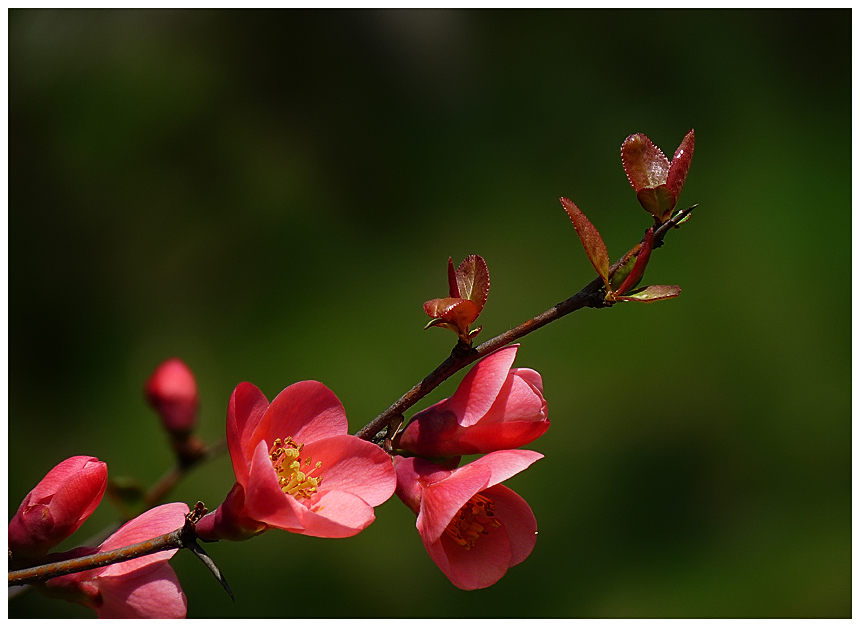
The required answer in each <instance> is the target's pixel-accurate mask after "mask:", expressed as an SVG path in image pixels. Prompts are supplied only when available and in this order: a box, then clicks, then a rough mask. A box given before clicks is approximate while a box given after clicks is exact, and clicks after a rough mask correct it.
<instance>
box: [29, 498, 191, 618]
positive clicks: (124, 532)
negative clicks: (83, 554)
mask: <svg viewBox="0 0 860 627" xmlns="http://www.w3.org/2000/svg"><path fill="white" fill-rule="evenodd" d="M187 513H188V506H187V505H185V504H184V503H168V504H166V505H160V506H158V507H155V508H153V509H151V510H149V511H147V512H144V513H143V514H141V515H140V516H138V517H137V518H135V519H134V520H132V521H130V522H128V523H126V524H125V525H124V526H123V527H122V528H121V529H120V530H119V531H117V532H116V533H114V534H113V535H112V536H110V537H109V538H108V539H107V540H105V541H104V542H103V543H102V544H101V546H99V548H98V550H97V551H96V552H98V553H105V552H107V551H113V550H114V549H119V548H122V547H125V546H129V545H132V544H137V543H138V542H143V541H144V540H150V539H152V538H155V537H157V536H160V535H162V534H165V533H169V532H171V531H174V530H176V529H179V528H180V527H182V525H183V524H184V523H185V514H187ZM175 553H176V549H173V550H170V551H161V552H160V553H153V554H151V555H146V556H144V557H138V558H136V559H133V560H129V561H127V562H120V563H118V564H111V565H110V566H105V567H103V568H96V569H93V570H85V571H82V572H79V573H73V574H71V575H65V576H63V577H57V578H55V579H49V580H48V581H47V582H45V584H44V586H45V591H46V592H48V593H49V594H52V595H54V596H61V597H63V598H66V599H68V600H72V601H75V602H77V603H80V604H82V605H85V606H87V607H90V608H92V609H94V610H95V611H96V614H97V615H98V617H99V618H185V615H186V613H187V606H188V604H187V601H186V599H185V593H183V592H182V587H181V586H180V585H179V579H178V578H177V577H176V573H175V572H173V569H172V568H171V567H170V565H169V564H168V563H167V561H168V560H169V559H170V558H171V557H173V555H174V554H175Z"/></svg>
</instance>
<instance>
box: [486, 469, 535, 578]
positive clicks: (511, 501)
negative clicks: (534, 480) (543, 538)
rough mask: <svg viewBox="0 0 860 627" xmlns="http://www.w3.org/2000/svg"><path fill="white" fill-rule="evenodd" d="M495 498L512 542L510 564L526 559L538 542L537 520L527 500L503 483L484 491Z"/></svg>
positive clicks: (501, 519) (497, 508) (499, 515)
mask: <svg viewBox="0 0 860 627" xmlns="http://www.w3.org/2000/svg"><path fill="white" fill-rule="evenodd" d="M482 494H483V495H485V496H487V497H488V498H491V499H493V503H494V504H495V512H496V517H497V518H498V519H499V520H500V521H501V522H502V525H503V526H504V528H505V529H506V530H507V532H508V539H509V540H510V543H511V561H510V566H516V565H517V564H519V563H520V562H522V561H523V560H524V559H526V558H527V557H528V556H529V555H530V554H531V552H532V549H534V547H535V542H537V520H536V519H535V515H534V512H532V508H531V507H529V504H528V503H526V500H525V499H524V498H523V497H521V496H520V495H519V494H517V493H516V492H514V491H513V490H511V489H510V488H508V487H505V486H503V485H495V486H492V487H490V488H487V489H486V490H484V491H483V492H482Z"/></svg>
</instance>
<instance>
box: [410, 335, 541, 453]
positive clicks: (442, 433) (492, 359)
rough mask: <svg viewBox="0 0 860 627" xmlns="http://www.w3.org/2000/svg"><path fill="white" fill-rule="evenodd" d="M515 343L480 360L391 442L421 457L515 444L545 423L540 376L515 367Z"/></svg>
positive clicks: (530, 437) (523, 442)
mask: <svg viewBox="0 0 860 627" xmlns="http://www.w3.org/2000/svg"><path fill="white" fill-rule="evenodd" d="M517 348H518V345H513V346H508V347H506V348H503V349H501V350H499V351H496V352H495V353H493V354H491V355H489V356H488V357H485V358H484V359H482V360H481V361H479V362H478V363H477V364H476V365H475V367H474V368H472V369H471V370H470V371H469V373H468V374H467V375H466V376H465V377H464V378H463V380H462V382H461V383H460V385H459V386H458V387H457V391H456V392H455V393H454V395H453V396H452V397H450V398H447V399H445V400H443V401H440V402H439V403H436V404H435V405H433V406H432V407H429V408H427V409H425V410H424V411H421V412H419V413H417V414H415V416H414V417H413V418H412V420H411V421H410V422H409V424H408V425H407V427H406V429H404V430H403V432H402V433H401V434H400V435H399V436H398V438H397V439H396V440H395V442H394V446H395V447H396V448H401V449H404V450H407V451H410V452H412V453H414V454H416V455H421V456H424V457H449V456H457V455H471V454H474V453H490V452H492V451H500V450H507V449H514V448H519V447H520V446H524V445H526V444H528V443H529V442H532V441H534V440H535V439H537V438H538V437H540V436H541V435H543V434H544V433H545V432H546V430H547V429H549V419H548V418H547V404H546V400H544V397H543V382H542V381H541V376H540V374H538V373H537V372H535V371H534V370H531V369H529V368H513V369H511V364H512V363H513V362H514V358H515V357H516V354H517Z"/></svg>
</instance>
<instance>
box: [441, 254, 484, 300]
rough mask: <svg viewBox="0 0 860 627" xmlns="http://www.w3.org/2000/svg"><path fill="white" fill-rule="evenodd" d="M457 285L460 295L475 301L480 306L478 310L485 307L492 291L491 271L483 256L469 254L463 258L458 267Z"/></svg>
mask: <svg viewBox="0 0 860 627" xmlns="http://www.w3.org/2000/svg"><path fill="white" fill-rule="evenodd" d="M449 277H450V272H449ZM449 281H450V278H449ZM457 286H458V288H459V295H460V297H461V298H468V299H469V300H471V301H472V302H474V303H475V304H476V305H477V306H478V312H480V311H481V310H482V309H483V308H484V305H485V304H486V302H487V296H488V295H489V293H490V271H489V270H488V269H487V263H486V262H485V261H484V258H483V257H481V256H480V255H469V256H468V257H466V258H465V259H464V260H463V263H461V264H460V267H459V268H457Z"/></svg>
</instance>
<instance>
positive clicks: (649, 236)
mask: <svg viewBox="0 0 860 627" xmlns="http://www.w3.org/2000/svg"><path fill="white" fill-rule="evenodd" d="M653 246H654V229H653V227H652V228H650V229H648V230H647V231H646V232H645V241H644V242H642V248H640V249H639V254H638V255H636V263H635V264H634V265H633V269H632V270H631V271H630V274H628V275H627V278H625V279H624V282H623V283H621V285H620V286H619V287H618V289H617V290H616V291H615V296H616V298H617V297H618V296H620V295H621V294H623V293H624V292H626V291H627V290H629V289H632V288H633V286H634V285H636V284H637V283H638V282H639V281H640V280H641V279H642V276H643V275H644V274H645V267H646V266H647V265H648V259H649V258H650V257H651V249H652V247H653Z"/></svg>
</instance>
